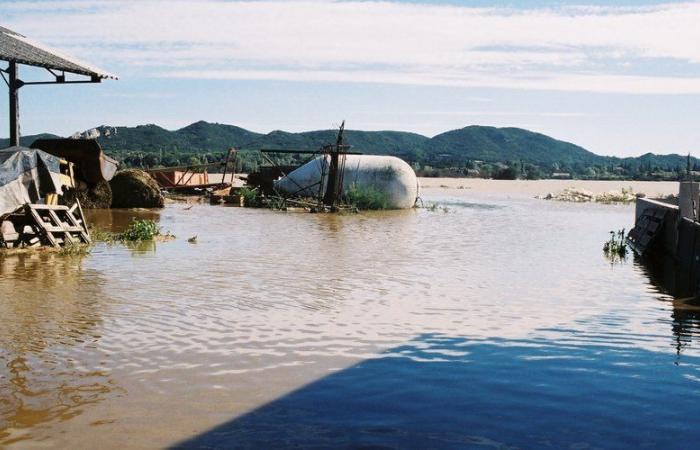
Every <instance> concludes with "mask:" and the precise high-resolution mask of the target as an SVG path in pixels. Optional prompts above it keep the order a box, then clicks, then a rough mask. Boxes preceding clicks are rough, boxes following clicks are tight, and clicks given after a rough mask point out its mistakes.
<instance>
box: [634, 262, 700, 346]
mask: <svg viewBox="0 0 700 450" xmlns="http://www.w3.org/2000/svg"><path fill="white" fill-rule="evenodd" d="M635 264H636V265H638V267H639V268H640V269H641V270H642V271H643V272H644V273H645V274H646V275H647V276H648V277H649V280H650V281H651V283H652V285H653V286H655V287H656V288H657V289H658V290H659V291H660V292H661V293H664V294H668V297H662V300H664V301H667V302H671V303H672V307H673V312H672V314H671V318H672V319H673V327H672V329H673V335H674V337H675V339H676V351H677V354H678V355H679V356H680V354H681V352H682V351H683V350H684V349H685V348H687V347H688V346H690V344H691V343H692V341H693V339H696V340H697V339H698V338H700V299H698V298H696V297H695V294H696V292H697V289H696V288H695V287H694V284H695V283H694V277H693V274H692V273H691V272H690V270H688V269H687V268H686V267H683V266H681V265H680V264H678V262H677V261H675V260H674V259H673V258H671V257H669V256H668V255H665V254H656V255H653V256H650V257H647V258H644V259H643V260H642V259H638V258H637V259H635Z"/></svg>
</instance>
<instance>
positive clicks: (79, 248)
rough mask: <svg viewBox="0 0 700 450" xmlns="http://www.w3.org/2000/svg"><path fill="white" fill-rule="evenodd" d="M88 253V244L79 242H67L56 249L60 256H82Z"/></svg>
mask: <svg viewBox="0 0 700 450" xmlns="http://www.w3.org/2000/svg"><path fill="white" fill-rule="evenodd" d="M89 253H90V246H89V245H88V244H83V243H80V242H67V243H66V245H64V246H63V247H61V248H60V250H58V254H59V255H61V256H83V255H87V254H89Z"/></svg>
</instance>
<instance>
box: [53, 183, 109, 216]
mask: <svg viewBox="0 0 700 450" xmlns="http://www.w3.org/2000/svg"><path fill="white" fill-rule="evenodd" d="M63 197H64V199H65V203H66V204H67V205H72V204H73V203H75V201H76V200H79V201H80V205H81V206H82V207H83V208H85V209H108V208H110V207H111V206H112V188H111V187H110V186H109V183H108V182H106V181H100V182H99V183H97V184H95V185H93V186H90V187H88V188H87V189H86V190H82V189H81V190H75V189H69V190H67V191H66V192H65V193H64V195H63Z"/></svg>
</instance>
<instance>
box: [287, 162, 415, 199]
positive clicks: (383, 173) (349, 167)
mask: <svg viewBox="0 0 700 450" xmlns="http://www.w3.org/2000/svg"><path fill="white" fill-rule="evenodd" d="M345 158H346V159H345V170H344V171H343V192H348V190H350V189H352V188H353V187H354V188H356V189H365V188H370V189H376V190H378V191H381V192H384V193H386V195H387V206H388V207H389V208H391V209H407V208H412V207H413V206H414V205H415V203H416V199H417V198H418V190H419V186H418V178H417V177H416V173H415V172H414V171H413V168H412V167H411V166H409V165H408V163H406V162H405V161H404V160H402V159H399V158H396V157H394V156H379V155H346V156H345ZM341 160H342V157H341ZM329 165H330V156H329V155H325V156H319V157H317V158H315V159H313V160H311V161H309V162H308V163H306V164H304V165H303V166H301V167H299V168H297V169H295V170H294V171H292V172H290V173H289V174H288V175H287V176H286V177H283V178H281V179H279V180H277V181H275V189H277V190H278V191H280V192H284V193H286V194H288V195H298V196H301V197H319V194H320V195H321V196H322V195H323V193H324V192H325V190H326V184H327V182H328V172H329Z"/></svg>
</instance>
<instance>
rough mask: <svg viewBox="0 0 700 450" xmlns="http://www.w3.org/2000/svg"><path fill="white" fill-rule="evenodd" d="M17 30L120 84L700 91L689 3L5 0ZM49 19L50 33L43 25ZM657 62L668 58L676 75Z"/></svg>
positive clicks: (699, 59) (697, 36)
mask: <svg viewBox="0 0 700 450" xmlns="http://www.w3.org/2000/svg"><path fill="white" fill-rule="evenodd" d="M0 12H2V17H3V21H4V22H6V25H8V26H10V27H14V28H16V29H17V31H19V32H22V33H25V34H28V35H31V36H33V37H36V38H38V39H42V40H44V41H47V42H50V43H53V44H54V45H57V46H61V47H63V48H66V49H68V50H70V51H72V52H74V53H76V54H77V55H78V56H81V57H84V58H85V59H87V58H89V59H90V60H94V61H96V62H99V63H100V64H101V65H103V66H106V67H108V68H110V65H116V66H118V67H119V68H121V70H122V71H125V72H126V73H122V75H124V76H129V75H131V76H141V77H143V76H146V77H178V78H209V79H233V80H240V79H250V80H286V81H300V82H305V81H322V82H331V81H343V82H356V83H387V84H413V85H437V86H464V87H491V88H510V89H512V88H515V89H530V90H563V91H591V92H615V93H641V94H683V93H692V94H699V93H700V77H699V76H697V75H698V74H700V46H698V42H700V27H698V26H697V24H698V23H700V3H698V2H689V3H677V4H665V5H659V6H645V7H637V8H633V7H625V8H610V7H576V8H541V9H528V10H515V9H505V8H469V7H460V6H449V5H424V4H413V3H412V4H407V3H395V2H372V1H370V2H357V1H343V2H339V1H337V2H333V1H330V2H325V1H296V0H291V1H264V2H251V1H239V2H230V1H214V0H202V1H191V0H189V1H185V0H182V1H180V0H175V1H148V0H144V1H131V0H113V1H108V2H97V1H65V2H61V1H59V2H35V1H14V2H9V3H5V2H3V4H2V6H0ZM47 23H51V24H52V25H51V27H47V26H46V24H47ZM663 61H673V62H674V68H675V69H674V73H673V74H668V73H666V72H667V71H665V67H664V65H663V64H664V63H663Z"/></svg>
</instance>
